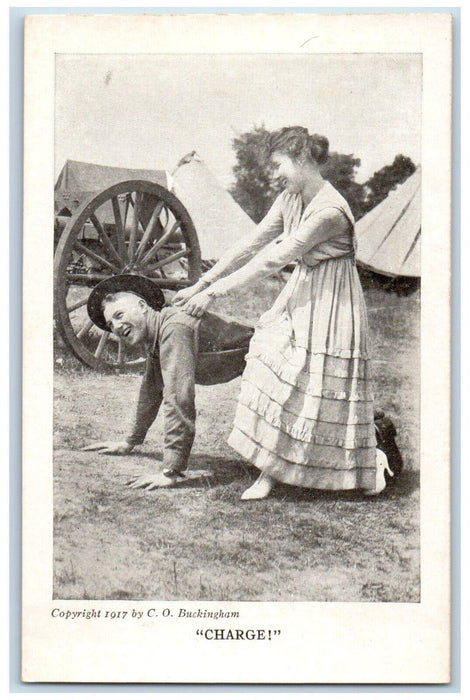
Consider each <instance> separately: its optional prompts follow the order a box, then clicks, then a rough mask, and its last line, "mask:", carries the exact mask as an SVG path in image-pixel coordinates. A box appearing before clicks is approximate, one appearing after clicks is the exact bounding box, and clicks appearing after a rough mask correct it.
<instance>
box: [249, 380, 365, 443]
mask: <svg viewBox="0 0 470 700" xmlns="http://www.w3.org/2000/svg"><path fill="white" fill-rule="evenodd" d="M289 387H290V385H289ZM279 389H280V387H276V388H274V387H273V386H272V385H270V386H268V387H266V386H260V385H259V384H256V383H255V382H254V381H252V378H250V377H246V376H244V377H243V379H242V384H241V391H240V395H239V401H240V402H241V403H243V404H246V405H251V401H252V399H253V397H258V396H259V397H260V398H259V400H260V401H268V402H270V403H272V404H274V405H275V406H276V408H277V409H278V410H279V411H281V412H285V413H287V414H288V415H290V416H295V417H296V418H299V419H305V420H306V421H307V422H308V424H313V423H315V424H317V425H326V426H328V425H338V426H340V428H341V427H343V428H346V427H347V426H350V427H351V428H352V429H353V430H354V429H356V427H357V429H359V430H360V429H361V428H364V429H366V428H369V429H370V430H372V422H373V405H372V404H369V402H367V403H365V402H363V403H361V404H359V403H354V404H352V407H353V408H354V409H356V410H355V411H353V412H352V411H351V410H350V409H351V405H350V404H348V403H347V402H346V401H343V402H342V406H343V407H344V409H345V410H344V411H339V412H338V411H337V410H336V412H335V413H334V415H333V416H331V419H330V420H328V419H326V418H325V416H324V415H323V416H322V417H321V418H320V412H322V413H323V414H324V413H325V408H326V407H327V406H329V405H331V401H332V400H331V399H323V400H322V399H321V398H320V397H318V396H311V397H307V396H306V394H303V393H302V392H298V391H297V390H296V388H295V387H290V389H291V390H290V391H289V393H287V392H285V393H282V392H280V391H279ZM282 389H284V387H282ZM261 397H263V398H261ZM307 398H309V399H310V400H309V401H307V400H306V399H307ZM332 405H333V406H334V407H336V409H337V407H338V405H337V403H334V404H332ZM358 408H361V409H364V410H363V415H362V416H359V415H358V414H359V412H358V411H357V409H358ZM338 414H339V415H338Z"/></svg>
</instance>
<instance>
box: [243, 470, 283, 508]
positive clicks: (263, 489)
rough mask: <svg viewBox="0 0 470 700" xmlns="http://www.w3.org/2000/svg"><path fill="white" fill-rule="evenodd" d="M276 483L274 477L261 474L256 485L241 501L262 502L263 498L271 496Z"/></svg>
mask: <svg viewBox="0 0 470 700" xmlns="http://www.w3.org/2000/svg"><path fill="white" fill-rule="evenodd" d="M275 483H276V482H275V480H274V479H273V478H272V477H270V476H268V475H267V474H264V473H263V472H261V474H260V475H259V477H258V478H257V479H256V481H255V483H254V484H253V485H252V486H250V488H249V489H247V490H246V491H244V492H243V493H242V495H241V498H240V500H242V501H260V500H261V499H262V498H266V496H269V494H270V493H271V490H272V488H273V486H274V484H275Z"/></svg>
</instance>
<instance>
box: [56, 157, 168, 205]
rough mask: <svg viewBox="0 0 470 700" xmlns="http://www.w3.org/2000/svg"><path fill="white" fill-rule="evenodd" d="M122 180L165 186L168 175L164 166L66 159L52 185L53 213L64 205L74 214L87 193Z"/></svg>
mask: <svg viewBox="0 0 470 700" xmlns="http://www.w3.org/2000/svg"><path fill="white" fill-rule="evenodd" d="M125 180H150V181H151V182H155V183H156V184H157V185H161V186H162V187H166V188H168V181H169V175H168V173H166V172H165V171H164V170H139V169H136V168H114V167H111V166H109V165H96V164H95V163H85V162H82V161H78V160H67V161H66V162H65V165H64V167H63V168H62V170H61V171H60V174H59V177H58V178H57V182H56V184H55V188H54V206H55V213H56V214H61V213H62V212H63V211H64V209H68V211H69V213H72V214H73V211H74V210H75V209H76V208H77V207H78V206H79V205H80V204H81V203H82V202H83V200H84V199H86V198H87V197H88V196H89V195H91V194H94V193H98V192H101V190H104V189H106V188H107V187H111V185H115V184H117V183H118V182H124V181H125Z"/></svg>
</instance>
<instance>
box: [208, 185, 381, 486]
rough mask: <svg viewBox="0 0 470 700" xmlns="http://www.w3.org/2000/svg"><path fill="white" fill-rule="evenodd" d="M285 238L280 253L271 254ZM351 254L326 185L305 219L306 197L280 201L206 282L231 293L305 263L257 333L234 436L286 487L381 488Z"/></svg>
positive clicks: (337, 203) (340, 207)
mask: <svg viewBox="0 0 470 700" xmlns="http://www.w3.org/2000/svg"><path fill="white" fill-rule="evenodd" d="M281 233H284V240H283V241H282V242H281V243H278V244H273V245H270V246H266V244H267V243H269V242H270V241H273V240H274V239H275V238H277V237H278V236H279V234H281ZM261 248H262V249H263V251H262V253H260V254H258V255H255V254H256V253H257V251H259V250H260V249H261ZM354 250H355V236H354V218H353V216H352V213H351V211H350V208H349V206H348V204H347V202H346V200H345V199H344V198H343V197H342V196H341V195H340V194H339V192H337V191H336V190H335V189H334V188H333V187H332V186H331V185H330V184H329V183H325V184H324V185H323V187H322V188H321V190H320V191H319V192H318V193H317V195H316V196H315V197H314V198H313V199H312V201H311V202H310V204H309V205H308V206H307V207H306V209H305V211H302V201H301V197H300V195H293V194H289V193H287V192H283V193H282V194H281V195H280V196H279V197H278V199H277V200H276V202H275V203H274V205H273V207H272V209H271V211H270V212H269V213H268V215H267V217H266V218H265V219H264V220H263V221H262V222H261V224H259V226H258V228H257V233H256V236H255V238H254V239H253V238H252V239H250V240H248V241H247V240H245V241H243V242H241V243H240V244H239V245H238V246H236V247H235V248H234V249H232V251H229V253H228V254H227V255H226V256H225V258H224V259H221V260H220V261H219V263H218V264H217V265H216V266H215V267H214V268H213V269H212V270H211V271H209V273H208V274H207V275H206V276H205V279H206V280H207V281H209V282H213V281H214V280H216V279H217V278H219V281H218V282H215V284H214V285H213V290H214V292H215V293H217V294H223V293H225V292H227V291H230V290H231V289H235V288H236V287H239V286H240V285H244V284H245V283H249V282H250V281H253V280H254V279H259V277H260V276H261V275H267V274H271V273H272V272H274V271H275V270H278V269H281V268H282V267H283V266H284V265H285V264H286V263H287V262H289V261H292V260H294V259H296V258H297V259H298V262H297V265H296V267H295V269H294V272H293V273H292V275H291V277H290V279H289V281H288V282H287V284H286V286H285V287H284V289H283V290H282V291H281V293H280V295H279V297H278V298H277V299H276V301H275V303H274V305H273V307H272V308H271V309H270V310H269V311H268V312H267V313H265V314H263V316H262V317H261V318H260V320H259V322H258V324H257V326H256V330H255V334H254V336H253V339H252V341H251V344H250V349H249V353H248V355H247V365H246V369H245V372H244V374H243V377H242V386H241V393H240V397H239V401H238V406H237V410H236V415H235V421H234V427H233V430H232V433H231V435H230V437H229V444H230V445H231V446H232V447H233V448H234V449H235V450H236V451H237V452H239V453H240V454H241V455H242V456H243V457H245V459H247V460H248V461H250V462H251V463H252V464H254V465H255V466H256V467H258V469H260V470H262V471H264V472H266V473H267V474H270V475H271V476H272V477H274V478H275V479H277V480H278V481H281V482H284V483H288V484H293V485H296V486H304V487H310V488H317V489H330V490H343V489H373V488H375V478H376V439H375V427H374V411H373V395H372V389H371V376H370V358H369V343H368V326H367V315H366V308H365V303H364V297H363V293H362V288H361V283H360V280H359V276H358V273H357V269H356V263H355V259H354ZM253 256H255V257H253ZM250 258H251V262H248V263H247V260H249V259H250ZM289 258H290V259H289ZM234 268H235V269H238V271H236V272H232V273H231V274H229V275H228V276H225V277H222V274H225V275H227V272H230V271H232V270H233V269H234Z"/></svg>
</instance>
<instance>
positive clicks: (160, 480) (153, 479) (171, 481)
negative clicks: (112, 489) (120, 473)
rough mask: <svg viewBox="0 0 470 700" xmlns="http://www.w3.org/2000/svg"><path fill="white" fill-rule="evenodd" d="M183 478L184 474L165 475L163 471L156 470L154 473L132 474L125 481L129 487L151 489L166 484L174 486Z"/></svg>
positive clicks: (164, 486) (166, 485)
mask: <svg viewBox="0 0 470 700" xmlns="http://www.w3.org/2000/svg"><path fill="white" fill-rule="evenodd" d="M183 480H184V475H181V476H176V475H172V476H165V474H164V473H163V472H156V473H155V474H144V475H143V476H133V477H132V479H129V481H126V486H130V487H131V489H145V490H146V491H153V489H162V488H167V487H168V486H174V485H175V484H177V483H179V482H181V481H183Z"/></svg>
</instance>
